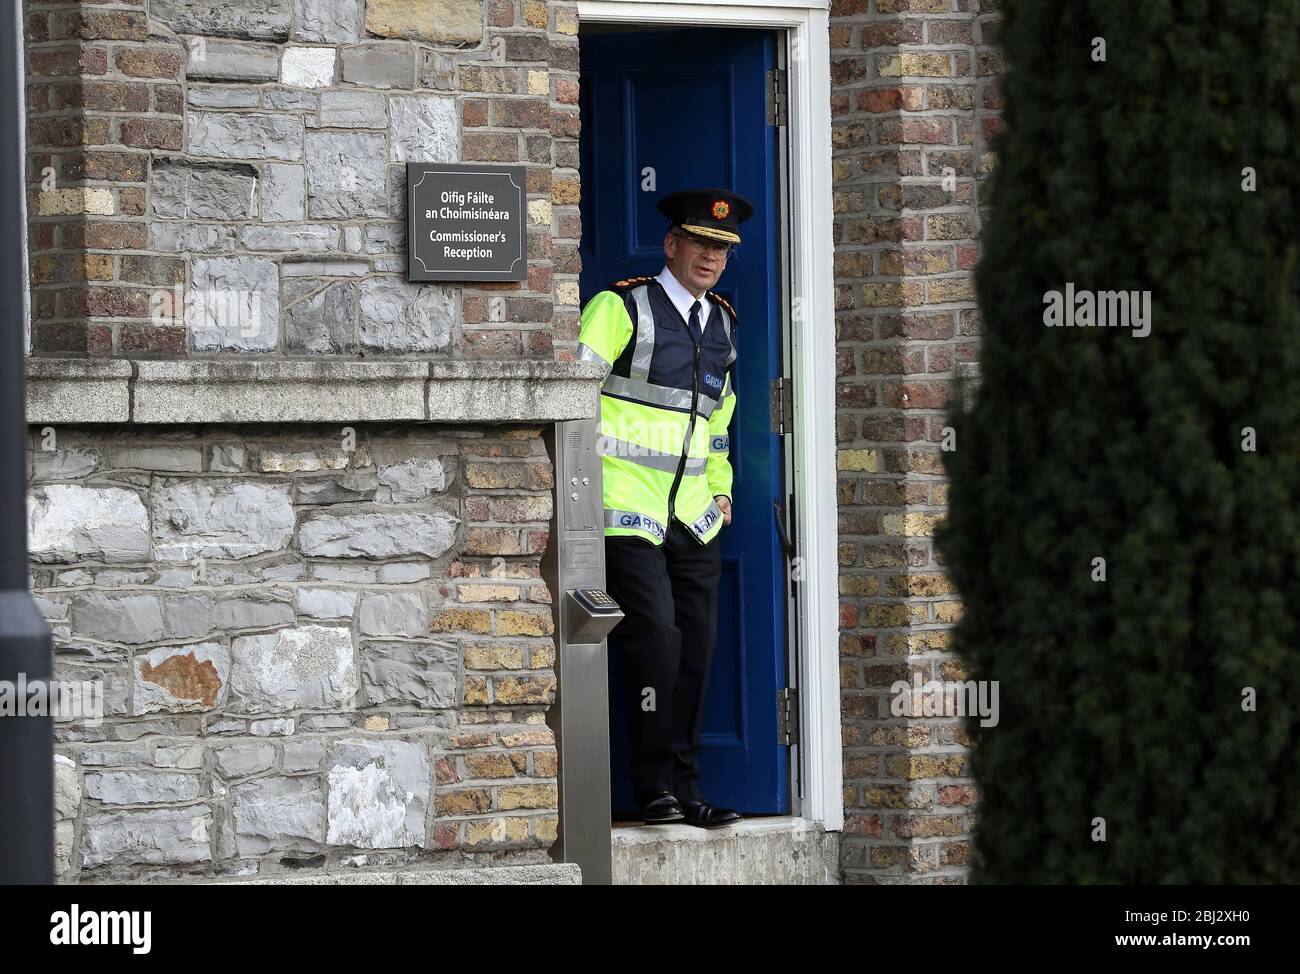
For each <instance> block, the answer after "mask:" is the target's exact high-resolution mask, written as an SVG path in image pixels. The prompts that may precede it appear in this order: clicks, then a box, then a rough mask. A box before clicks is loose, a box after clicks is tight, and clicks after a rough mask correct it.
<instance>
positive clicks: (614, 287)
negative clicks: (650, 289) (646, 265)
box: [609, 277, 654, 291]
mask: <svg viewBox="0 0 1300 974" xmlns="http://www.w3.org/2000/svg"><path fill="white" fill-rule="evenodd" d="M653 280H654V278H653V277H628V278H624V279H623V280H621V281H615V282H614V283H613V284H611V285H610V286H609V289H610V290H611V291H626V290H628V289H629V288H634V287H636V286H637V285H638V284H644V283H645V282H646V281H653Z"/></svg>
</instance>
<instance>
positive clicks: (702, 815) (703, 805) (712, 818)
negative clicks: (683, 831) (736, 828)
mask: <svg viewBox="0 0 1300 974" xmlns="http://www.w3.org/2000/svg"><path fill="white" fill-rule="evenodd" d="M682 811H683V812H684V813H685V816H686V824H687V825H697V826H699V827H700V828H702V829H716V828H720V827H721V826H723V825H734V824H735V823H736V822H739V821H740V820H741V814H740V812H737V811H736V810H735V809H731V808H719V807H718V806H717V805H710V804H709V803H708V802H706V801H694V802H682Z"/></svg>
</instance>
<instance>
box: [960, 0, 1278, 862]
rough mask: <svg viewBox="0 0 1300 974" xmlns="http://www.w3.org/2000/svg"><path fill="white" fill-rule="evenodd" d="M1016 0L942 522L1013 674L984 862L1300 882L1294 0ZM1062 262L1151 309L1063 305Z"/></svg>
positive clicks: (985, 675) (1005, 698) (976, 634)
mask: <svg viewBox="0 0 1300 974" xmlns="http://www.w3.org/2000/svg"><path fill="white" fill-rule="evenodd" d="M1002 6H1003V7H1004V10H1005V20H1004V23H1003V26H1002V29H1001V31H1000V37H1001V40H1000V43H1001V44H1002V48H1003V58H1004V65H1005V68H1004V74H1003V76H1002V81H1001V84H1002V90H1003V92H1004V97H1005V111H1004V115H1003V119H1004V131H1003V132H1002V133H1001V134H1000V135H999V136H998V137H997V138H996V139H995V140H994V143H993V146H992V147H993V149H994V150H995V152H996V157H997V164H996V167H995V171H994V175H993V177H992V186H991V193H990V194H989V196H988V204H989V210H988V212H987V214H986V220H985V222H984V227H983V232H982V248H983V250H982V260H981V263H980V264H979V267H978V270H977V279H976V285H977V292H978V297H979V303H980V307H981V309H982V319H983V328H984V332H983V339H982V346H981V349H980V359H981V385H980V389H979V393H978V395H977V397H976V401H975V403H974V405H973V407H972V409H971V411H970V412H967V413H962V412H960V411H954V413H953V417H952V425H953V426H954V427H955V428H956V430H957V437H956V450H955V452H951V453H947V454H945V463H946V467H947V472H948V474H949V476H950V477H951V495H950V496H951V510H950V516H949V518H948V521H947V524H946V525H945V526H944V527H943V529H942V530H941V532H940V538H939V542H940V549H941V552H942V554H943V557H944V559H945V563H946V566H947V569H948V571H949V573H950V574H951V576H952V578H953V579H954V581H955V582H956V584H957V586H958V588H959V589H960V592H961V597H962V600H963V603H964V606H965V614H964V617H963V619H962V621H961V623H960V625H959V626H958V629H957V632H956V636H955V647H956V651H957V652H958V653H959V654H960V655H961V656H962V658H963V659H964V660H965V661H966V662H967V664H968V669H969V674H968V675H969V676H970V677H971V678H974V679H987V680H998V681H999V684H1000V686H999V691H1000V692H999V703H1000V710H1001V712H1000V719H999V722H998V724H997V725H996V726H994V727H990V728H986V729H982V728H980V727H979V725H978V724H977V723H975V722H974V721H971V723H970V727H971V730H972V733H973V734H974V735H975V736H976V739H977V744H976V747H975V750H974V752H973V756H972V768H973V773H974V776H975V779H976V783H977V786H978V789H979V795H980V804H979V807H978V824H977V827H976V838H975V864H974V867H973V873H972V878H973V879H974V880H975V881H977V882H981V881H982V882H1063V883H1138V882H1151V883H1248V882H1288V883H1298V882H1300V557H1298V556H1300V223H1297V216H1298V215H1300V0H1267V2H1262V0H1214V2H1211V0H1182V2H1174V0H1142V2H1137V3H1135V2H1133V0H1068V2H1064V0H1004V3H1003V4H1002ZM1094 38H1103V39H1104V41H1105V60H1104V61H1099V60H1095V59H1094V51H1095V50H1096V49H1097V48H1096V45H1095V44H1094ZM1247 169H1249V170H1253V174H1254V179H1255V181H1256V183H1255V189H1254V191H1246V190H1244V189H1243V184H1244V183H1245V182H1246V181H1247V180H1248V179H1249V178H1250V174H1249V173H1243V170H1247ZM1247 185H1248V184H1247ZM1067 285H1073V288H1074V289H1075V292H1076V294H1077V292H1080V291H1084V290H1091V291H1130V292H1142V291H1150V294H1151V317H1150V333H1149V334H1148V335H1147V336H1146V337H1141V338H1139V337H1136V334H1137V332H1138V331H1140V330H1141V329H1140V328H1138V329H1134V328H1131V327H1097V326H1093V327H1084V326H1072V327H1048V326H1047V325H1045V324H1044V312H1045V310H1046V309H1047V308H1048V305H1047V304H1046V303H1045V299H1044V295H1045V294H1047V293H1049V292H1051V291H1053V290H1056V291H1062V292H1063V291H1064V290H1065V288H1066V286H1067ZM1075 310H1078V309H1077V308H1076V309H1070V308H1066V309H1065V313H1066V314H1067V315H1069V314H1070V313H1072V312H1073V311H1075ZM1246 428H1249V429H1250V430H1253V431H1254V439H1255V443H1254V446H1255V450H1254V451H1253V452H1252V451H1250V450H1249V449H1246V448H1245V447H1248V446H1249V445H1250V443H1249V437H1250V433H1249V432H1243V430H1245V429H1246ZM1097 558H1103V559H1105V562H1104V571H1105V580H1104V581H1096V580H1094V577H1095V576H1096V575H1097V574H1099V572H1098V568H1097V567H1096V566H1097V565H1099V563H1097V562H1095V561H1094V559H1097ZM1246 688H1253V690H1254V692H1255V694H1256V703H1255V707H1256V709H1255V710H1254V711H1253V712H1252V711H1249V710H1244V709H1243V701H1244V700H1245V699H1246V698H1245V697H1244V696H1243V692H1244V691H1245V690H1246ZM1097 819H1103V820H1104V823H1105V841H1095V840H1094V834H1095V832H1096V827H1095V824H1094V821H1095V820H1097Z"/></svg>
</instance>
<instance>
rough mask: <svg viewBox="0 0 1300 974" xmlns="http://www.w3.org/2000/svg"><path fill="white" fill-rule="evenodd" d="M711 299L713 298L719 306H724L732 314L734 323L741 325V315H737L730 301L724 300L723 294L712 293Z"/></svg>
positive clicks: (710, 293)
mask: <svg viewBox="0 0 1300 974" xmlns="http://www.w3.org/2000/svg"><path fill="white" fill-rule="evenodd" d="M709 297H711V298H712V299H713V300H714V301H716V302H718V304H720V305H722V306H723V307H724V308H726V309H727V311H728V312H730V314H731V320H732V321H734V322H735V323H736V324H740V315H738V314H736V309H735V308H733V307H732V306H731V302H730V301H728V300H727V299H726V298H724V297H723V296H722V295H721V294H718V293H717V292H716V291H710V292H709Z"/></svg>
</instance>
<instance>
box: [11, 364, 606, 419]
mask: <svg viewBox="0 0 1300 974" xmlns="http://www.w3.org/2000/svg"><path fill="white" fill-rule="evenodd" d="M600 379H601V370H600V368H599V367H598V366H596V365H592V364H590V363H586V362H549V361H530V360H506V361H491V360H472V361H440V362H430V361H427V360H418V359H395V360H388V361H368V362H363V361H357V360H351V359H253V360H228V359H219V360H212V359H199V360H181V361H152V360H149V361H144V360H142V361H133V360H126V359H103V360H97V359H52V358H49V359H47V358H29V359H28V360H27V393H28V395H27V422H28V423H31V424H37V425H43V424H56V425H57V424H70V423H166V424H174V423H321V422H326V423H328V422H356V423H364V422H429V423H513V422H548V423H549V422H558V421H561V420H569V419H585V418H588V417H591V416H594V415H596V411H597V409H598V396H599V389H600Z"/></svg>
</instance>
